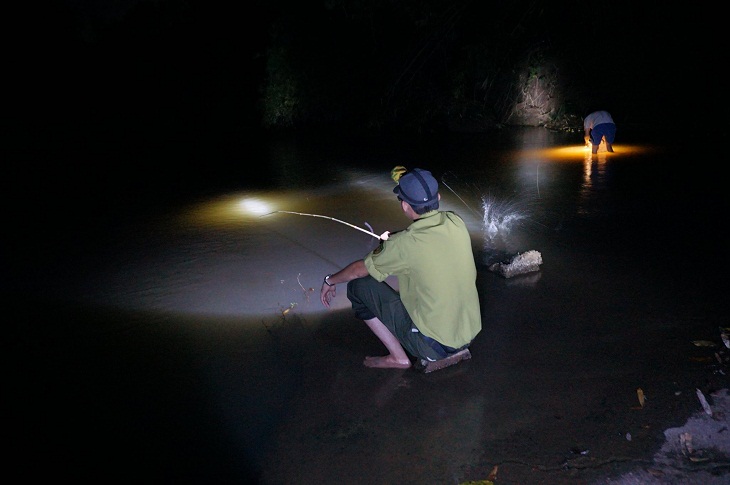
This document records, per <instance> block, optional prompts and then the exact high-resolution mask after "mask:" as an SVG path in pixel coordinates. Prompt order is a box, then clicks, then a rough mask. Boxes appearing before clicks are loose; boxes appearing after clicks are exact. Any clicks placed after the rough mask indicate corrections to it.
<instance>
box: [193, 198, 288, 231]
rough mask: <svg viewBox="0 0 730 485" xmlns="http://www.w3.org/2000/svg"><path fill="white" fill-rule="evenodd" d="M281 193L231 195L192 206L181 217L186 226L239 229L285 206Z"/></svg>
mask: <svg viewBox="0 0 730 485" xmlns="http://www.w3.org/2000/svg"><path fill="white" fill-rule="evenodd" d="M284 199H285V197H284V196H283V195H281V194H277V193H271V194H253V193H244V194H228V195H223V196H219V197H215V198H213V199H209V200H204V201H201V202H198V203H196V204H194V205H191V206H189V207H188V208H187V209H186V210H185V211H184V212H183V213H182V214H181V219H182V221H183V222H184V223H185V224H192V225H195V226H208V227H210V226H216V227H237V226H242V225H245V224H248V223H250V222H251V221H252V220H254V219H259V218H260V217H261V216H263V215H265V214H269V213H272V212H275V211H276V210H278V208H279V207H285V206H286V205H287V202H286V201H285V200H284Z"/></svg>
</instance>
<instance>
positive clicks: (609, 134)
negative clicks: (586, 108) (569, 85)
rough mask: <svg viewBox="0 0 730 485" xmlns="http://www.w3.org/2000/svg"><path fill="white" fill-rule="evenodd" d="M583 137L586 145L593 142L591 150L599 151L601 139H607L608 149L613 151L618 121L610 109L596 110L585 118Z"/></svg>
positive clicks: (593, 151)
mask: <svg viewBox="0 0 730 485" xmlns="http://www.w3.org/2000/svg"><path fill="white" fill-rule="evenodd" d="M583 131H584V136H583V139H584V140H585V142H586V145H588V143H589V142H590V143H591V144H592V147H591V152H592V153H598V145H600V144H601V139H605V140H606V151H609V152H613V141H614V139H615V138H616V123H614V122H613V118H612V117H611V114H610V113H609V112H608V111H594V112H593V113H591V114H589V115H588V116H586V117H585V119H584V120H583Z"/></svg>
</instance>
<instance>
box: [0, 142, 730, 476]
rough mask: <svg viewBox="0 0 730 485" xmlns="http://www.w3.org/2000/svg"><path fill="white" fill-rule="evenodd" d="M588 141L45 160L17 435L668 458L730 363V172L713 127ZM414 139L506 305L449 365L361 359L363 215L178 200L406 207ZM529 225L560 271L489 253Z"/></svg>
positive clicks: (274, 460)
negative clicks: (356, 286) (333, 275)
mask: <svg viewBox="0 0 730 485" xmlns="http://www.w3.org/2000/svg"><path fill="white" fill-rule="evenodd" d="M581 140H582V137H581V136H580V134H561V133H551V132H548V131H546V130H543V129H539V128H538V129H535V128H527V129H521V128H518V129H504V130H498V131H495V132H494V133H490V134H485V135H466V134H464V135H449V136H431V137H422V138H419V139H400V138H398V137H383V138H377V139H373V138H367V137H357V136H345V135H339V136H336V137H335V136H333V135H331V134H327V135H326V136H314V135H309V136H300V137H294V138H291V137H283V138H278V139H272V140H266V142H263V141H262V140H258V141H256V142H254V140H249V141H250V142H251V143H250V145H247V146H245V147H242V146H239V147H228V149H226V150H223V149H218V150H214V149H211V150H210V152H208V153H209V155H210V159H209V160H207V161H206V162H207V163H201V164H199V165H196V164H193V163H191V161H190V159H185V161H184V163H183V161H182V160H183V159H182V158H180V164H179V167H176V168H165V169H164V170H163V169H162V168H160V167H161V166H160V165H159V164H157V163H152V162H151V161H149V160H147V161H144V160H139V159H135V160H130V161H129V164H127V165H125V163H124V157H122V156H120V157H119V159H118V160H115V161H114V162H113V164H112V165H113V168H115V170H117V173H118V175H119V178H118V179H114V178H113V177H107V178H104V179H103V180H108V181H109V182H108V184H107V185H106V186H105V187H100V186H97V185H95V186H94V187H93V188H91V187H89V186H88V184H86V183H82V182H80V181H78V180H77V181H75V182H74V183H73V184H71V185H72V186H73V187H74V190H75V191H74V194H73V196H69V197H67V198H63V199H58V200H55V203H54V197H53V196H56V195H58V194H60V193H62V192H63V191H61V190H57V187H56V188H55V189H54V187H55V184H53V183H51V182H49V181H48V180H46V181H45V182H43V184H42V185H43V189H44V190H41V188H40V187H35V189H34V190H31V191H30V193H32V194H33V195H34V197H33V198H27V199H23V201H24V202H21V203H20V206H19V207H20V209H21V210H19V211H17V213H16V214H15V216H16V217H14V220H15V221H17V224H16V225H15V226H14V227H15V228H16V231H15V232H14V233H13V234H12V235H10V236H9V237H8V241H6V244H8V247H9V249H10V251H8V253H7V254H8V255H10V257H9V258H7V261H6V268H7V272H6V274H8V275H9V278H8V279H7V280H6V282H5V288H6V290H7V294H8V295H9V297H10V300H11V301H12V302H11V305H10V306H9V310H10V312H9V313H10V318H9V321H10V323H9V324H7V325H9V328H10V329H11V333H10V336H11V337H10V339H9V341H8V342H9V347H10V350H11V352H10V353H9V354H8V355H9V356H10V359H9V360H10V374H11V376H12V378H11V388H10V392H9V393H8V396H9V397H10V400H11V409H12V414H11V416H12V417H13V423H12V424H13V433H12V435H11V438H12V439H11V442H12V445H13V446H12V451H11V453H12V461H13V462H15V463H18V464H22V466H23V469H24V470H25V471H24V473H25V474H26V476H27V477H28V479H29V481H30V478H32V477H36V476H38V477H40V476H41V474H43V476H47V473H49V469H50V470H51V471H52V473H53V474H54V476H57V477H59V478H65V479H69V480H75V481H82V482H90V481H98V480H103V481H129V480H137V481H153V480H154V481H158V482H173V481H194V482H201V483H202V482H205V483H209V482H215V483H267V484H269V483H270V484H279V483H419V484H424V483H434V484H443V483H462V482H466V481H469V480H484V479H486V477H487V475H488V473H489V471H490V470H492V468H493V466H495V465H499V466H500V470H501V471H500V475H499V478H500V479H499V483H504V484H506V483H545V482H550V483H589V481H590V480H591V479H595V478H596V477H600V476H607V475H610V474H612V473H618V472H619V471H622V470H626V469H628V468H630V466H631V464H632V462H640V461H641V460H646V459H648V458H650V457H651V455H652V453H653V452H654V451H655V450H656V449H657V448H658V446H660V444H661V438H662V434H661V433H662V430H663V429H666V428H667V427H669V426H676V425H678V424H680V423H682V422H683V421H684V420H685V419H686V418H687V416H689V414H690V413H692V412H695V411H696V410H697V409H698V405H697V402H696V399H695V398H694V391H695V389H698V388H699V389H702V390H704V391H706V393H707V394H709V393H710V392H711V391H712V390H713V389H717V388H719V387H726V385H727V378H726V375H725V373H723V370H724V368H723V366H722V365H718V364H717V359H716V358H715V357H714V355H713V353H714V352H719V353H722V352H723V351H722V347H721V345H722V344H721V342H720V341H719V333H718V328H719V327H721V326H727V325H728V315H729V314H730V313H729V311H728V310H729V309H728V299H727V298H726V295H725V293H726V291H725V289H726V287H727V285H726V283H725V279H726V277H727V274H728V273H727V270H728V261H727V258H726V257H725V252H726V248H727V247H728V244H727V243H728V237H727V235H726V231H725V230H724V226H723V224H724V221H725V220H726V218H727V217H726V215H725V214H726V212H725V210H726V208H727V196H726V191H724V190H723V188H722V187H723V185H724V181H723V179H722V177H721V176H720V175H719V173H717V172H716V170H717V168H716V166H717V163H716V162H715V158H716V157H715V155H714V154H712V153H711V148H712V146H709V145H707V141H706V140H702V139H701V138H699V137H697V138H693V137H691V136H690V137H686V136H685V137H684V138H679V137H676V136H671V135H670V136H667V135H664V134H660V133H652V132H642V131H640V130H633V131H632V130H630V129H629V130H619V134H618V138H617V141H616V144H615V150H616V153H614V154H609V155H610V156H608V155H603V156H601V155H600V154H599V156H596V157H595V159H593V158H592V157H590V155H586V154H585V152H584V151H581V149H580V148H577V145H578V144H579V143H580V142H581ZM569 147H573V148H574V151H572V152H569V153H568V154H565V153H564V152H561V151H557V152H555V151H552V150H554V149H563V148H569ZM182 152H184V150H182V151H178V150H170V151H169V152H165V151H164V150H163V151H162V152H161V153H160V154H159V156H161V157H170V158H171V159H175V157H176V156H177V157H183V155H182ZM197 153H198V154H200V153H203V154H205V153H206V152H205V150H203V149H199V150H198V152H197ZM202 158H203V159H205V158H206V157H205V156H203V157H202ZM47 162H48V161H44V162H43V163H47ZM146 163H149V165H148V168H149V173H147V174H146V176H147V177H148V178H146V179H145V182H144V183H140V182H135V179H136V178H137V177H144V176H145V175H143V174H144V167H145V165H146ZM163 165H164V164H163ZM395 165H405V166H406V167H422V168H429V169H431V170H432V171H433V172H434V173H435V174H437V175H438V177H439V178H440V180H441V182H442V188H441V190H442V193H443V202H444V206H445V207H447V208H449V209H453V210H456V211H457V212H459V213H461V214H463V215H464V217H466V218H468V220H469V223H470V227H471V228H472V231H473V236H474V249H475V256H476V258H477V263H478V269H479V275H478V281H477V283H478V286H479V289H480V295H481V296H482V300H481V304H482V314H483V326H484V329H483V332H482V333H481V334H480V335H479V337H478V338H477V340H476V341H475V342H474V344H473V346H472V353H473V355H474V357H473V359H472V360H471V361H468V362H465V363H463V364H460V365H459V366H456V367H454V368H449V369H444V370H443V371H439V372H436V373H433V374H431V375H423V374H418V373H417V372H415V371H414V370H407V371H392V372H391V371H380V370H373V369H366V368H364V366H362V360H363V358H364V356H365V355H375V354H378V353H382V350H383V349H382V348H381V346H380V344H379V343H378V342H377V341H376V340H375V339H374V337H373V336H372V335H370V334H369V333H368V331H367V329H366V328H365V326H364V325H362V323H361V322H358V321H357V320H356V319H354V317H353V316H352V315H351V313H350V312H349V311H348V308H347V305H346V304H343V305H341V306H340V307H338V308H337V309H336V310H334V311H330V312H325V311H323V310H322V309H321V307H320V306H318V305H316V294H317V292H318V291H319V282H320V280H321V275H323V274H326V273H328V272H331V271H332V270H333V269H336V266H340V265H344V264H346V263H348V262H350V261H351V260H352V259H355V258H359V257H361V256H362V255H364V253H365V252H366V249H367V247H368V244H369V243H370V242H371V241H370V240H369V239H368V236H362V235H361V234H359V233H357V232H356V231H352V230H349V229H343V228H341V227H339V225H336V224H335V223H331V222H322V224H321V225H320V224H319V223H320V222H321V221H316V222H314V221H311V220H308V219H306V218H301V217H295V216H293V217H291V218H289V219H283V218H280V219H276V220H267V221H266V222H265V223H264V222H256V223H251V224H250V225H244V226H240V227H239V226H232V228H231V227H228V226H225V225H221V224H218V225H216V224H211V225H208V226H201V227H198V226H194V225H192V224H190V223H179V222H176V221H178V219H176V214H177V213H178V212H177V211H178V210H179V208H180V207H186V206H188V205H190V204H193V207H195V204H203V205H204V204H205V203H207V201H208V200H209V199H215V198H216V197H218V196H219V195H220V194H225V193H230V192H236V193H237V192H242V193H247V192H254V191H255V192H266V193H267V194H268V196H269V197H270V199H271V200H274V201H279V202H281V203H283V202H285V203H286V204H288V205H286V206H282V207H283V208H286V209H287V210H295V211H296V210H302V211H305V212H306V211H312V212H316V213H326V214H328V215H332V216H334V217H338V218H342V219H343V220H345V221H353V222H357V223H358V224H359V223H360V221H362V220H367V221H370V223H371V224H373V225H374V226H377V227H383V228H384V227H389V228H392V227H394V226H396V225H397V224H404V225H405V222H406V221H403V220H402V219H399V214H397V213H394V212H393V208H392V206H391V202H392V201H393V199H392V193H390V188H391V186H392V183H391V182H389V180H388V174H389V172H390V169H391V168H392V167H393V166H395ZM153 167H154V168H153ZM164 167H170V165H169V164H167V165H164ZM94 170H95V171H96V169H94ZM125 171H126V172H125ZM64 173H65V174H66V175H65V176H64V177H58V179H57V180H64V181H66V180H68V173H67V172H65V171H64ZM92 180H93V178H92ZM97 181H98V179H97ZM45 189H48V191H46V190H45ZM381 195H382V197H381ZM282 201H283V202H282ZM122 202H128V203H122ZM41 209H42V210H41ZM487 209H488V210H489V211H488V212H489V217H485V210H487ZM160 221H162V222H165V223H166V224H167V225H157V224H158V222H160ZM489 227H492V228H493V232H490V230H489ZM260 234H266V237H265V238H263V239H258V238H259V236H260ZM532 249H534V250H538V251H540V252H541V253H542V257H543V260H544V263H543V265H542V266H541V269H540V271H539V272H536V273H532V274H529V275H522V276H520V277H516V278H513V279H504V278H501V277H499V276H498V275H496V274H494V273H492V272H490V271H489V270H488V265H489V263H491V262H494V261H496V260H497V259H499V258H501V257H503V256H505V255H509V254H514V253H515V252H521V251H526V250H532ZM300 278H301V279H300ZM285 282H286V283H285ZM282 288H284V289H282ZM292 288H293V291H292ZM299 288H301V290H303V291H299ZM309 288H313V290H312V291H311V292H310V291H309V290H308V289H309ZM340 298H343V295H340ZM272 302H273V303H272ZM287 305H291V309H292V311H290V312H286V311H284V309H285V308H287ZM224 309H225V311H223V310H224ZM693 340H709V341H714V342H716V343H717V344H718V347H716V348H714V349H709V348H700V347H696V346H694V345H692V341H693ZM725 367H726V366H725ZM637 388H642V389H643V390H644V392H645V393H646V394H647V396H648V399H649V403H650V405H649V406H648V407H647V408H646V409H644V410H642V411H641V414H639V413H637V412H636V411H634V410H632V407H633V406H636V389H637ZM627 434H630V435H632V436H633V439H632V440H627V439H626V436H627ZM577 448H580V449H589V450H590V456H589V458H588V459H587V460H588V461H586V462H582V461H577V460H578V459H580V457H581V456H582V455H575V453H574V451H571V450H575V449H577ZM627 457H628V458H627ZM590 460H593V461H592V462H591V461H590Z"/></svg>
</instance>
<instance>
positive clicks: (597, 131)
mask: <svg viewBox="0 0 730 485" xmlns="http://www.w3.org/2000/svg"><path fill="white" fill-rule="evenodd" d="M604 136H605V137H606V142H607V143H610V144H611V145H613V140H614V139H615V138H616V125H615V124H614V123H601V124H600V125H596V126H594V127H593V129H592V130H591V143H593V144H594V145H600V144H601V138H603V137H604Z"/></svg>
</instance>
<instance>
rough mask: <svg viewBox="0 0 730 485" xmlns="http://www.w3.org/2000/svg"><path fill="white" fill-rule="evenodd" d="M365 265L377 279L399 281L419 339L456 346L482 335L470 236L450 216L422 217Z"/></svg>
mask: <svg viewBox="0 0 730 485" xmlns="http://www.w3.org/2000/svg"><path fill="white" fill-rule="evenodd" d="M365 266H366V267H367V269H368V272H369V273H370V275H371V276H372V277H373V278H375V279H376V280H378V281H383V280H385V279H386V278H387V277H388V276H390V275H396V276H397V277H398V286H399V291H400V297H401V300H402V302H403V305H404V306H405V307H406V310H407V311H408V314H409V315H410V316H411V319H412V320H413V323H414V324H415V325H416V327H417V328H418V330H419V331H420V332H421V333H423V334H424V335H427V336H429V337H431V338H433V339H435V340H437V341H438V342H440V343H441V344H443V345H447V346H449V347H453V348H459V347H462V346H464V345H466V344H468V343H470V342H471V341H472V340H473V339H474V337H476V335H477V334H478V333H479V332H480V331H481V329H482V320H481V312H480V308H479V295H478V293H477V287H476V275H477V271H476V265H475V263H474V254H473V253H472V246H471V238H470V236H469V231H468V229H467V227H466V224H465V223H464V221H463V220H462V219H461V217H459V216H458V215H456V214H455V213H454V212H450V211H430V212H427V213H426V214H423V215H422V216H421V217H420V218H419V219H416V220H415V221H413V223H412V224H411V225H410V226H408V228H407V229H406V230H404V231H400V232H397V233H394V234H391V235H390V236H389V238H388V239H387V240H386V241H382V242H381V244H380V246H379V247H378V248H376V249H375V250H373V251H372V252H370V253H369V254H368V255H367V256H366V257H365Z"/></svg>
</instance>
